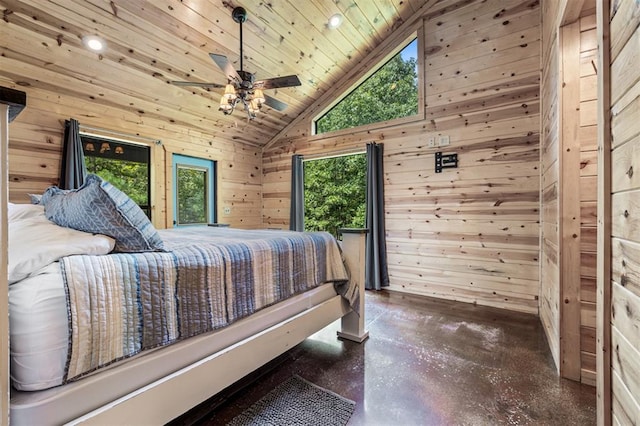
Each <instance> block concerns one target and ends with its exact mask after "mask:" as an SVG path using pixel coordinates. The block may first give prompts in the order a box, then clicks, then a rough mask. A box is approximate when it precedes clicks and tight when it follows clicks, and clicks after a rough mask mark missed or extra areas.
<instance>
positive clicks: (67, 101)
mask: <svg viewBox="0 0 640 426" xmlns="http://www.w3.org/2000/svg"><path fill="white" fill-rule="evenodd" d="M33 71H34V72H36V70H33ZM0 82H1V81H0ZM22 90H24V91H25V92H27V103H28V106H27V108H25V110H24V111H23V113H22V114H20V116H19V117H18V118H17V119H16V120H15V121H14V122H13V123H11V131H10V136H9V179H10V181H9V200H10V201H11V202H14V203H25V202H29V198H28V196H27V194H29V193H36V194H37V193H42V192H43V191H44V190H45V189H46V188H47V187H48V186H50V185H56V184H57V183H58V178H59V174H60V163H61V152H62V136H63V132H64V130H63V124H62V123H63V122H64V120H65V119H68V118H70V117H73V118H76V119H77V120H79V121H80V123H81V124H83V125H86V126H91V127H97V128H100V129H105V130H108V131H110V132H121V133H123V134H125V136H121V137H123V138H125V139H126V138H127V136H126V135H132V138H133V139H134V140H135V139H136V136H143V137H145V138H152V139H158V140H160V141H161V143H162V145H161V146H157V147H156V146H154V147H152V152H153V153H152V156H153V165H154V168H153V170H152V175H153V176H154V178H153V182H154V184H155V186H154V188H152V218H153V224H154V225H155V226H156V227H158V228H165V227H172V217H173V216H172V205H171V204H172V201H171V199H168V198H167V195H166V194H168V193H169V194H170V193H171V187H170V185H171V182H172V178H171V153H177V154H183V155H190V156H194V157H199V158H206V159H212V160H215V161H217V167H218V173H217V177H218V188H217V190H218V197H217V204H218V220H219V221H220V222H226V223H230V224H231V225H232V226H235V227H240V228H257V227H261V226H262V215H261V209H262V164H261V155H260V150H259V149H258V148H255V147H251V146H247V145H242V144H234V143H230V142H228V141H223V140H219V139H214V138H213V137H212V136H211V135H207V134H206V133H204V132H197V131H194V130H193V129H191V128H189V127H187V126H181V125H175V124H174V125H171V126H167V125H166V123H165V122H163V121H162V120H154V119H148V118H144V119H143V118H142V117H140V116H136V115H135V114H132V113H130V112H129V111H128V110H127V108H125V107H124V106H122V105H120V102H122V103H123V104H126V103H127V98H126V96H121V97H119V99H120V101H119V102H117V103H115V104H114V103H112V102H110V101H109V102H107V101H105V102H104V103H102V102H92V101H85V99H86V98H88V97H89V95H90V94H89V93H72V94H68V93H65V91H64V90H62V88H61V87H57V88H56V87H52V88H51V90H44V89H36V88H31V87H24V88H22ZM113 99H114V98H111V100H112V101H113ZM105 134H107V133H105ZM224 206H228V207H230V208H231V214H230V215H228V216H225V215H224V214H223V211H222V209H223V207H224Z"/></svg>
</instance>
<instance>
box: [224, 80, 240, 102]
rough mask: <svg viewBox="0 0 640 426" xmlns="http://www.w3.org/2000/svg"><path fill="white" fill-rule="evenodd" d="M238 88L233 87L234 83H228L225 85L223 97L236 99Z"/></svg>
mask: <svg viewBox="0 0 640 426" xmlns="http://www.w3.org/2000/svg"><path fill="white" fill-rule="evenodd" d="M236 96H237V95H236V88H235V87H233V84H227V85H226V86H225V87H224V95H222V97H223V98H224V99H226V100H227V101H233V100H235V99H236Z"/></svg>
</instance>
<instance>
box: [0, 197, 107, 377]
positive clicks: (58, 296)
mask: <svg viewBox="0 0 640 426" xmlns="http://www.w3.org/2000/svg"><path fill="white" fill-rule="evenodd" d="M7 216H8V222H9V223H8V225H9V226H8V231H9V232H8V234H9V259H8V264H9V265H8V266H9V268H8V275H9V277H8V278H9V336H10V344H11V348H10V353H11V378H12V380H13V385H14V387H15V388H16V389H20V390H37V389H44V388H47V387H51V386H56V385H59V384H60V383H61V381H62V376H63V374H64V366H65V363H66V357H67V344H68V338H67V337H68V327H69V325H68V319H67V308H66V296H65V291H64V285H63V280H62V275H61V272H60V267H59V266H58V262H57V261H58V260H59V259H60V258H62V257H64V256H69V255H73V254H96V255H99V254H107V253H109V252H110V251H111V250H113V247H114V244H115V240H114V239H113V238H110V237H107V236H105V235H99V234H91V233H87V232H81V231H77V230H74V229H69V228H64V227H62V226H58V225H56V224H55V223H53V222H51V221H49V220H48V219H47V218H46V217H45V215H44V208H43V207H42V206H39V205H33V204H13V203H9V204H8V215H7Z"/></svg>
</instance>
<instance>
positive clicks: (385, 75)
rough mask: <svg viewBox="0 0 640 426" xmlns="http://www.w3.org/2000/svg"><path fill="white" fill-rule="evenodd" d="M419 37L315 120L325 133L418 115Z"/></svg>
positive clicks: (410, 41)
mask: <svg viewBox="0 0 640 426" xmlns="http://www.w3.org/2000/svg"><path fill="white" fill-rule="evenodd" d="M418 75H419V71H418V38H417V36H416V35H415V34H414V36H413V37H412V38H410V39H409V40H407V42H406V43H404V44H403V46H402V47H401V48H400V49H399V51H397V53H395V54H393V56H392V57H391V58H390V59H387V60H386V61H385V62H384V63H382V64H381V65H380V66H379V67H378V68H377V70H376V71H374V72H373V73H371V74H370V75H369V76H368V77H366V79H364V81H362V82H361V83H360V84H358V85H357V86H355V87H354V88H353V90H351V91H350V92H349V93H348V94H346V95H345V96H344V97H342V99H340V100H339V101H338V102H337V103H336V104H335V105H333V106H332V107H331V108H330V109H329V110H328V111H326V112H325V113H324V114H322V115H321V116H320V117H319V118H317V119H316V120H315V121H314V125H315V133H316V134H321V133H327V132H332V131H336V130H342V129H350V128H353V127H358V126H364V125H368V124H373V123H380V122H387V121H389V120H395V119H399V118H405V117H410V116H415V115H417V114H418V113H419V111H420V108H419V105H418V99H419V96H418V93H419V86H420V82H419V79H418Z"/></svg>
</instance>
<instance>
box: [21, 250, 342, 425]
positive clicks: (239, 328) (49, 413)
mask: <svg viewBox="0 0 640 426" xmlns="http://www.w3.org/2000/svg"><path fill="white" fill-rule="evenodd" d="M335 296H336V291H335V290H334V287H333V284H324V285H322V286H320V287H317V288H314V289H312V290H310V291H307V292H306V293H303V294H299V295H297V296H294V297H292V298H290V299H287V300H285V301H282V302H280V303H278V304H275V305H273V306H270V307H268V308H265V309H262V310H260V311H258V312H256V313H255V314H253V315H251V316H249V317H247V318H244V319H242V320H239V321H237V322H236V323H234V324H232V325H230V326H228V327H226V328H223V329H220V330H217V331H215V332H212V333H208V334H205V335H201V336H196V337H193V338H191V339H187V340H184V341H181V342H178V343H175V344H172V345H169V346H166V347H162V348H157V349H154V350H151V351H146V352H142V353H141V354H138V355H137V356H135V357H132V358H130V359H127V360H123V361H120V362H117V363H114V364H112V365H111V366H109V367H107V368H104V369H101V370H98V371H97V372H95V373H94V374H92V375H89V376H87V377H85V378H83V379H81V380H78V381H77V382H73V383H69V384H66V385H64V386H57V387H54V388H51V389H44V388H45V387H50V386H56V385H59V384H60V383H61V382H62V377H63V374H64V366H65V363H66V356H67V335H68V322H67V308H66V296H65V292H64V285H63V281H62V276H61V274H60V272H59V268H58V264H57V263H54V264H53V265H50V266H48V267H46V268H44V269H43V270H42V273H40V274H38V275H37V276H34V277H31V278H28V279H26V280H24V281H21V282H19V283H16V284H14V285H12V286H11V287H10V290H9V299H10V301H9V305H10V307H9V312H10V318H11V322H10V336H11V378H12V380H13V383H14V388H16V389H21V390H27V389H37V388H39V389H44V390H40V391H37V392H21V391H16V390H15V389H14V390H12V394H11V419H12V423H13V422H14V421H15V423H16V424H35V423H38V424H41V422H42V420H43V419H47V423H48V422H49V420H50V422H51V424H56V423H63V422H66V421H68V420H70V419H72V418H75V417H78V416H80V415H82V414H84V413H86V412H88V411H90V410H93V409H95V408H97V407H99V406H101V405H102V404H104V403H105V402H106V401H111V400H114V399H117V398H118V397H120V396H122V395H124V394H126V393H129V392H132V391H134V390H136V389H139V388H140V387H142V386H145V385H146V384H148V383H151V382H153V381H155V380H158V379H160V378H162V377H164V376H166V375H168V374H170V373H172V372H175V371H177V370H179V369H181V368H184V367H185V366H187V365H189V364H192V363H194V362H196V361H198V360H200V359H202V358H204V357H206V356H207V355H210V354H212V353H215V352H217V351H220V350H222V349H224V348H226V347H228V346H231V345H233V344H235V343H237V342H239V341H241V340H243V339H246V338H247V337H249V336H252V335H254V334H256V333H258V332H260V331H262V330H266V329H267V328H269V327H272V326H273V325H275V324H277V323H279V322H281V321H283V320H285V319H287V318H290V317H291V316H293V315H296V314H298V313H300V312H303V311H304V310H306V309H309V308H311V307H313V306H316V305H318V304H320V303H322V302H324V301H326V300H329V299H331V298H332V297H335ZM61 406H62V407H66V409H65V412H64V413H62V412H60V407H61Z"/></svg>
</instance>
